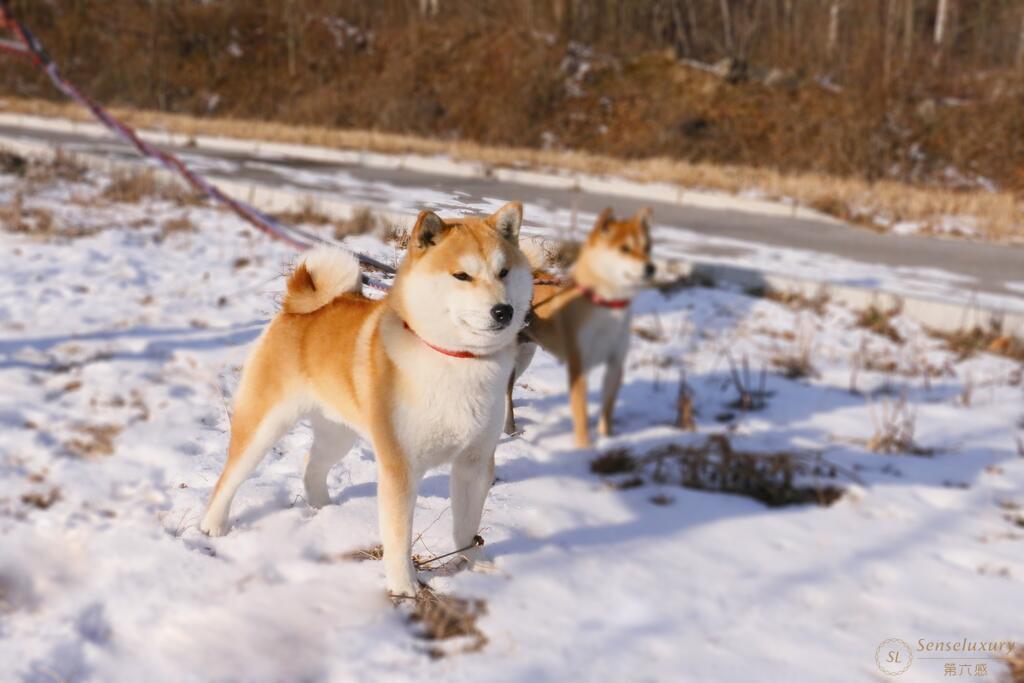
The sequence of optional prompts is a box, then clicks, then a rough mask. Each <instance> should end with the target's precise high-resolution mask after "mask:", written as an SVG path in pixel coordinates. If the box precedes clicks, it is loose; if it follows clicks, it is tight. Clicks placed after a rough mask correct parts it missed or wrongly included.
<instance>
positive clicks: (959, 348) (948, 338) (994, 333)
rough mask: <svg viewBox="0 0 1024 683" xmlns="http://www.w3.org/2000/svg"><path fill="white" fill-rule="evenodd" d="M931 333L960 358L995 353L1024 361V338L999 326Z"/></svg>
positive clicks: (934, 331) (933, 331)
mask: <svg viewBox="0 0 1024 683" xmlns="http://www.w3.org/2000/svg"><path fill="white" fill-rule="evenodd" d="M931 335H932V336H933V337H936V338H938V339H941V340H943V341H944V342H945V343H946V346H947V347H948V348H949V350H950V351H952V352H953V353H955V354H956V355H957V356H958V357H959V359H960V360H964V359H966V358H970V357H971V356H973V355H975V354H977V353H994V354H996V355H997V356H1003V357H1004V358H1009V359H1010V360H1015V361H1019V362H1021V363H1024V340H1021V339H1019V338H1018V337H1015V336H1013V335H1008V334H1004V333H1003V331H1002V330H1000V329H998V328H992V329H988V330H984V329H982V328H980V327H973V328H971V329H968V330H959V331H957V332H940V331H937V330H932V331H931Z"/></svg>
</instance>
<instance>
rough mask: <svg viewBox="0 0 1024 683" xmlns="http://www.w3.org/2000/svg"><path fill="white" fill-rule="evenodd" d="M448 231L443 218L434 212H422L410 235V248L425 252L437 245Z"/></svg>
mask: <svg viewBox="0 0 1024 683" xmlns="http://www.w3.org/2000/svg"><path fill="white" fill-rule="evenodd" d="M447 230H448V226H447V225H445V223H444V221H443V220H441V217H440V216H438V215H437V214H436V213H434V212H433V211H420V215H419V216H417V217H416V225H414V226H413V227H412V234H410V235H409V246H410V247H412V248H414V249H416V250H417V251H425V250H426V249H429V248H430V247H432V246H434V245H435V244H437V242H438V240H439V239H440V237H441V236H442V235H443V234H444V233H445V231H447Z"/></svg>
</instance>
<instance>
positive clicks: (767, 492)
mask: <svg viewBox="0 0 1024 683" xmlns="http://www.w3.org/2000/svg"><path fill="white" fill-rule="evenodd" d="M627 455H628V456H629V458H630V461H631V462H632V463H633V469H632V470H628V472H630V473H632V472H636V471H642V472H644V473H648V475H649V476H650V478H651V479H652V480H653V481H654V482H656V483H659V484H675V485H678V486H683V487H684V488H692V489H698V490H701V491H718V492H721V493H734V494H739V495H743V496H747V497H750V498H754V499H755V500H759V501H761V502H762V503H764V504H766V505H768V506H770V507H779V506H783V505H800V504H806V503H815V504H817V505H831V504H832V503H834V502H835V501H836V500H838V499H839V497H840V496H841V495H842V489H841V488H839V487H838V486H836V485H834V484H833V483H828V484H822V483H820V482H821V480H829V481H830V482H831V481H834V480H835V479H836V477H837V470H836V467H835V466H834V465H831V464H829V463H827V462H825V461H824V460H823V459H822V458H821V457H820V456H819V455H816V454H798V453H756V452H744V451H738V450H736V449H734V448H733V446H732V443H731V442H730V441H729V437H727V436H725V435H724V434H713V435H711V436H709V437H708V438H707V439H706V440H705V441H703V442H702V443H699V444H696V445H682V444H667V445H665V446H662V447H660V448H656V449H654V450H652V451H650V452H648V453H647V454H645V455H644V456H642V457H639V458H638V457H635V456H632V455H630V454H628V453H627ZM607 456H608V454H605V455H603V456H601V458H605V457H607ZM616 457H617V458H619V459H621V458H622V456H621V455H618V456H616ZM601 458H598V460H601ZM595 462H597V460H595ZM591 469H592V470H593V469H594V467H593V464H592V465H591ZM620 472H621V470H620ZM627 482H628V483H629V487H632V486H635V485H641V484H643V480H642V479H640V478H639V477H637V476H635V475H633V476H632V477H631V478H630V479H628V480H627ZM618 488H624V486H622V485H621V484H620V485H619V486H618Z"/></svg>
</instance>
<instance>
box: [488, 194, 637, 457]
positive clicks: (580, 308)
mask: <svg viewBox="0 0 1024 683" xmlns="http://www.w3.org/2000/svg"><path fill="white" fill-rule="evenodd" d="M650 216H651V211H650V209H643V210H641V211H639V212H638V213H637V214H636V215H635V216H633V217H632V218H628V219H626V220H616V218H615V216H614V215H613V214H612V210H611V209H610V208H609V209H605V210H604V211H603V212H602V213H601V215H600V216H598V217H597V221H596V223H595V224H594V229H593V230H592V231H591V233H590V236H589V237H588V238H587V241H586V243H584V244H583V246H582V249H581V250H580V254H579V258H577V260H576V263H575V264H574V265H573V267H572V281H573V284H572V285H571V286H569V287H565V286H562V285H544V284H539V285H537V286H536V287H534V293H533V313H534V317H533V320H532V321H531V322H530V325H529V327H528V328H527V329H526V333H525V336H526V337H528V338H529V341H524V342H521V343H520V346H519V353H518V355H517V359H516V368H515V372H514V374H513V376H512V377H511V379H510V380H509V384H508V390H507V393H506V399H505V431H506V432H507V433H509V434H511V433H513V432H514V431H515V428H516V427H515V416H514V415H513V412H512V387H513V385H514V383H515V379H516V377H518V376H519V375H521V374H522V373H523V372H524V371H525V370H526V368H527V367H528V366H529V364H530V361H531V360H532V358H533V354H534V352H535V351H536V349H537V347H536V344H540V345H541V346H543V347H544V348H545V349H546V350H548V351H549V352H550V353H552V354H553V355H554V356H555V357H556V358H558V359H559V360H561V361H562V362H564V363H566V365H567V366H568V369H569V402H570V406H571V408H572V421H573V431H574V433H575V437H576V445H577V446H581V447H583V446H589V445H590V430H589V426H588V424H587V373H588V372H589V371H590V370H591V369H593V368H594V367H596V366H598V365H604V366H605V373H604V387H603V391H602V395H601V417H600V422H599V423H598V431H599V432H600V434H602V435H603V436H607V435H610V434H611V431H612V413H613V411H614V407H615V399H616V397H617V396H618V393H619V385H620V384H621V383H622V369H623V362H624V361H625V359H626V351H627V350H628V349H629V325H630V310H629V305H630V302H631V300H632V298H633V297H634V296H635V295H636V294H637V292H638V291H639V290H640V289H641V288H642V287H643V286H644V285H645V284H646V283H647V282H648V281H649V280H650V279H651V278H652V277H653V276H654V272H655V266H654V264H653V263H652V262H651V236H650V232H651V230H650ZM527 254H528V256H530V260H531V265H532V266H533V268H534V269H535V270H540V269H541V268H542V267H543V264H542V263H541V262H540V261H541V257H540V255H539V254H536V253H535V252H533V251H532V250H529V249H528V250H527ZM538 276H539V279H540V280H543V279H544V278H545V274H544V273H538Z"/></svg>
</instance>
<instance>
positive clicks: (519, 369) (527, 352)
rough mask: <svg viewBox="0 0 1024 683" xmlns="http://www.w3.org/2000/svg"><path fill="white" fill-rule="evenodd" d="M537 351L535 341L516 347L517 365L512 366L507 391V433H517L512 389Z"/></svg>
mask: <svg viewBox="0 0 1024 683" xmlns="http://www.w3.org/2000/svg"><path fill="white" fill-rule="evenodd" d="M536 352H537V345H536V344H535V343H534V342H530V341H526V342H519V345H518V346H517V347H516V361H515V366H514V367H513V368H512V374H511V375H510V376H509V378H508V388H507V391H506V392H505V433H506V434H515V433H516V416H515V412H514V411H513V410H512V389H513V388H514V387H515V385H516V380H517V379H519V377H521V376H522V374H523V373H524V372H526V368H528V367H530V362H531V361H532V360H533V354H535V353H536Z"/></svg>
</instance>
